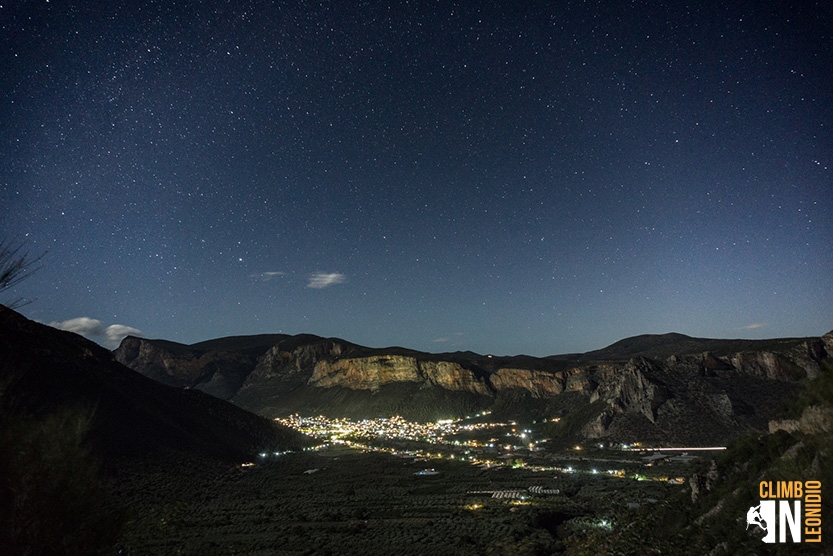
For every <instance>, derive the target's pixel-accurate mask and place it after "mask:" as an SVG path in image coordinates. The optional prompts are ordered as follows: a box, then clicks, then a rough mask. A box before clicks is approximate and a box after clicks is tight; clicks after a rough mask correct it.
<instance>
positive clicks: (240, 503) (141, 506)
mask: <svg viewBox="0 0 833 556" xmlns="http://www.w3.org/2000/svg"><path fill="white" fill-rule="evenodd" d="M599 463H601V462H600V461H598V460H595V461H592V460H587V461H582V460H578V459H577V460H575V462H573V463H572V464H570V465H569V468H570V469H571V471H566V467H565V468H564V469H565V470H563V471H553V470H540V468H538V467H514V468H513V466H512V465H504V466H499V467H491V468H487V467H486V466H477V465H472V464H470V463H465V462H460V461H453V460H449V459H436V460H425V459H423V458H413V457H403V456H395V455H391V454H388V453H379V452H367V451H360V450H357V449H354V448H348V447H344V446H339V445H335V446H330V447H328V448H326V449H323V450H319V451H306V452H296V453H289V454H283V455H280V456H274V457H272V456H271V455H270V457H269V458H266V459H265V460H264V461H262V462H260V463H254V464H253V465H248V466H242V465H238V466H234V465H229V464H219V463H216V462H213V461H210V460H201V459H198V458H194V457H193V456H191V455H186V454H169V455H168V456H166V457H165V458H160V459H156V460H144V461H142V462H139V461H137V460H133V461H125V462H123V465H120V466H118V467H117V468H116V469H112V470H111V472H112V473H113V475H114V483H115V484H114V488H113V492H114V494H115V496H116V497H117V499H118V502H119V503H120V504H122V505H124V506H126V507H127V508H129V515H128V522H127V525H126V529H125V533H124V535H123V544H122V547H121V548H122V550H125V551H126V552H128V553H130V554H136V555H141V554H160V553H165V554H221V553H222V554H275V555H301V554H356V555H358V554H363V555H367V554H400V555H407V554H415V555H416V554H420V555H428V554H461V555H465V554H471V555H482V554H553V553H561V552H562V551H563V550H564V548H565V539H568V538H569V537H571V536H572V535H574V534H576V533H586V532H587V531H592V530H599V532H601V533H603V532H604V531H605V530H607V529H609V528H611V527H612V523H613V521H612V520H613V517H612V516H614V515H620V514H622V513H623V512H625V513H626V514H627V512H633V513H634V515H635V513H636V512H638V511H639V510H638V508H637V506H645V505H653V504H656V503H658V502H659V501H661V500H662V499H664V498H665V497H666V496H668V495H669V494H672V493H673V492H679V491H680V490H681V489H682V488H683V487H681V486H679V485H673V484H669V483H668V482H665V481H658V480H651V478H652V476H651V475H641V476H640V479H641V480H637V479H634V478H627V477H626V478H622V477H621V476H616V475H614V474H612V473H610V472H608V470H606V469H605V470H603V471H598V470H597V471H596V472H595V473H594V472H593V469H591V465H598V464H599ZM618 465H619V467H622V468H623V469H621V470H617V471H619V474H620V475H621V474H622V472H625V471H626V470H625V469H624V468H627V471H626V472H627V474H628V475H629V476H631V477H633V473H635V472H640V473H644V472H648V473H651V472H652V468H645V467H644V464H643V463H642V462H640V461H639V460H638V459H634V460H632V461H631V462H627V461H626V462H624V463H623V462H622V461H619V462H618ZM639 470H642V471H639ZM610 471H613V470H610ZM656 474H657V473H656V471H654V475H656ZM629 506H630V509H628V508H629ZM606 516H611V517H609V518H608V517H606Z"/></svg>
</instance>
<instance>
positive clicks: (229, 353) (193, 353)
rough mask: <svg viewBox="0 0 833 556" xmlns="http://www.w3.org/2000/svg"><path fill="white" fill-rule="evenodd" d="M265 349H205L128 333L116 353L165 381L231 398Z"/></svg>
mask: <svg viewBox="0 0 833 556" xmlns="http://www.w3.org/2000/svg"><path fill="white" fill-rule="evenodd" d="M263 349H265V348H263ZM261 353H262V349H259V348H251V347H246V348H243V349H234V350H217V349H205V348H196V347H192V346H185V345H182V344H176V343H174V342H164V341H162V342H160V341H154V340H146V339H144V338H136V337H133V336H128V337H127V338H125V339H124V340H123V341H122V343H121V345H119V347H118V348H117V349H116V350H115V351H114V352H113V356H114V357H115V359H116V361H118V362H119V363H121V364H122V365H126V366H128V367H130V368H131V369H133V370H134V371H138V372H139V373H141V374H143V375H145V376H147V377H149V378H152V379H154V380H156V381H159V382H161V383H163V384H168V385H170V386H177V387H180V388H195V389H197V390H202V391H203V392H205V393H207V394H211V395H212V396H214V397H217V398H220V399H224V400H228V399H230V398H231V397H232V396H233V395H234V394H235V393H236V392H237V391H238V390H239V389H240V387H241V386H242V385H243V382H244V381H245V380H246V377H247V376H248V375H249V373H250V372H251V371H252V369H253V368H254V367H255V365H256V363H257V361H258V359H259V358H260V355H261Z"/></svg>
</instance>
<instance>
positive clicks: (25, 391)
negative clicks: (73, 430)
mask: <svg viewBox="0 0 833 556" xmlns="http://www.w3.org/2000/svg"><path fill="white" fill-rule="evenodd" d="M0 386H2V389H0V394H2V401H3V405H4V407H5V411H6V412H12V413H14V412H16V413H20V414H22V415H32V416H36V417H37V416H39V415H47V414H49V413H51V412H55V411H58V410H60V409H62V408H67V407H72V408H82V409H83V410H84V411H86V412H89V413H90V414H91V415H92V422H91V437H92V441H93V443H94V444H95V446H96V449H97V450H99V451H100V452H102V453H106V454H114V455H117V454H146V453H148V452H152V451H163V450H165V449H178V450H188V451H194V452H197V453H201V454H204V455H209V456H213V457H221V458H227V459H235V460H245V459H249V458H250V457H251V455H252V454H255V453H257V452H260V451H263V450H266V449H268V450H279V449H285V448H289V447H297V446H301V445H302V444H303V442H304V441H303V438H302V437H301V436H300V435H298V434H296V433H294V432H292V431H289V430H287V429H283V428H281V427H278V426H276V425H275V424H274V423H273V422H271V421H268V420H266V419H263V418H262V417H258V416H256V415H253V414H251V413H249V412H246V411H244V410H242V409H240V408H238V407H236V406H234V405H232V404H229V403H227V402H224V401H222V400H219V399H217V398H215V397H212V396H209V395H207V394H204V393H203V392H199V391H196V390H184V389H178V388H172V387H170V386H166V385H163V384H160V383H158V382H156V381H154V380H150V379H148V378H146V377H144V376H141V375H140V374H138V373H136V372H134V371H132V370H131V369H128V368H126V367H124V366H122V365H121V364H120V363H118V362H116V361H115V360H114V359H113V356H112V354H111V353H110V352H109V351H107V350H105V349H103V348H101V347H99V346H98V345H97V344H95V343H93V342H90V341H88V340H85V339H84V338H82V337H80V336H77V335H75V334H72V333H70V332H64V331H60V330H56V329H54V328H51V327H48V326H45V325H42V324H38V323H36V322H33V321H30V320H28V319H26V318H25V317H23V316H21V315H20V314H18V313H16V312H15V311H13V310H11V309H8V308H6V307H3V306H0Z"/></svg>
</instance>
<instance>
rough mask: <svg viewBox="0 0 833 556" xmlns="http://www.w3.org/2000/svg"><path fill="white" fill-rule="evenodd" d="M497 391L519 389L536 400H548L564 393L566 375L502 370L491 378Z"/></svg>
mask: <svg viewBox="0 0 833 556" xmlns="http://www.w3.org/2000/svg"><path fill="white" fill-rule="evenodd" d="M489 382H491V384H492V387H493V388H494V389H495V390H498V391H500V390H508V389H511V388H518V389H521V390H526V391H527V392H529V393H530V394H531V395H532V396H533V397H534V398H539V399H541V398H548V397H550V396H556V395H558V394H560V393H561V392H563V391H564V382H565V380H564V373H563V372H562V373H548V372H545V371H533V370H529V369H512V368H501V369H498V370H497V372H495V373H494V374H492V375H491V376H490V377H489Z"/></svg>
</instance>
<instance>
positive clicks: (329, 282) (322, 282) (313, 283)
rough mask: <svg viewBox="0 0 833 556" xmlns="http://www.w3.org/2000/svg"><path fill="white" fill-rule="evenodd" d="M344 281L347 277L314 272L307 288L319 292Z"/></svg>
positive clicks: (332, 273)
mask: <svg viewBox="0 0 833 556" xmlns="http://www.w3.org/2000/svg"><path fill="white" fill-rule="evenodd" d="M345 280H347V276H345V275H344V274H340V273H338V272H314V273H313V274H311V275H310V277H309V282H307V287H308V288H313V289H316V290H320V289H323V288H328V287H330V286H334V285H336V284H341V283H343V282H344V281H345Z"/></svg>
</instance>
